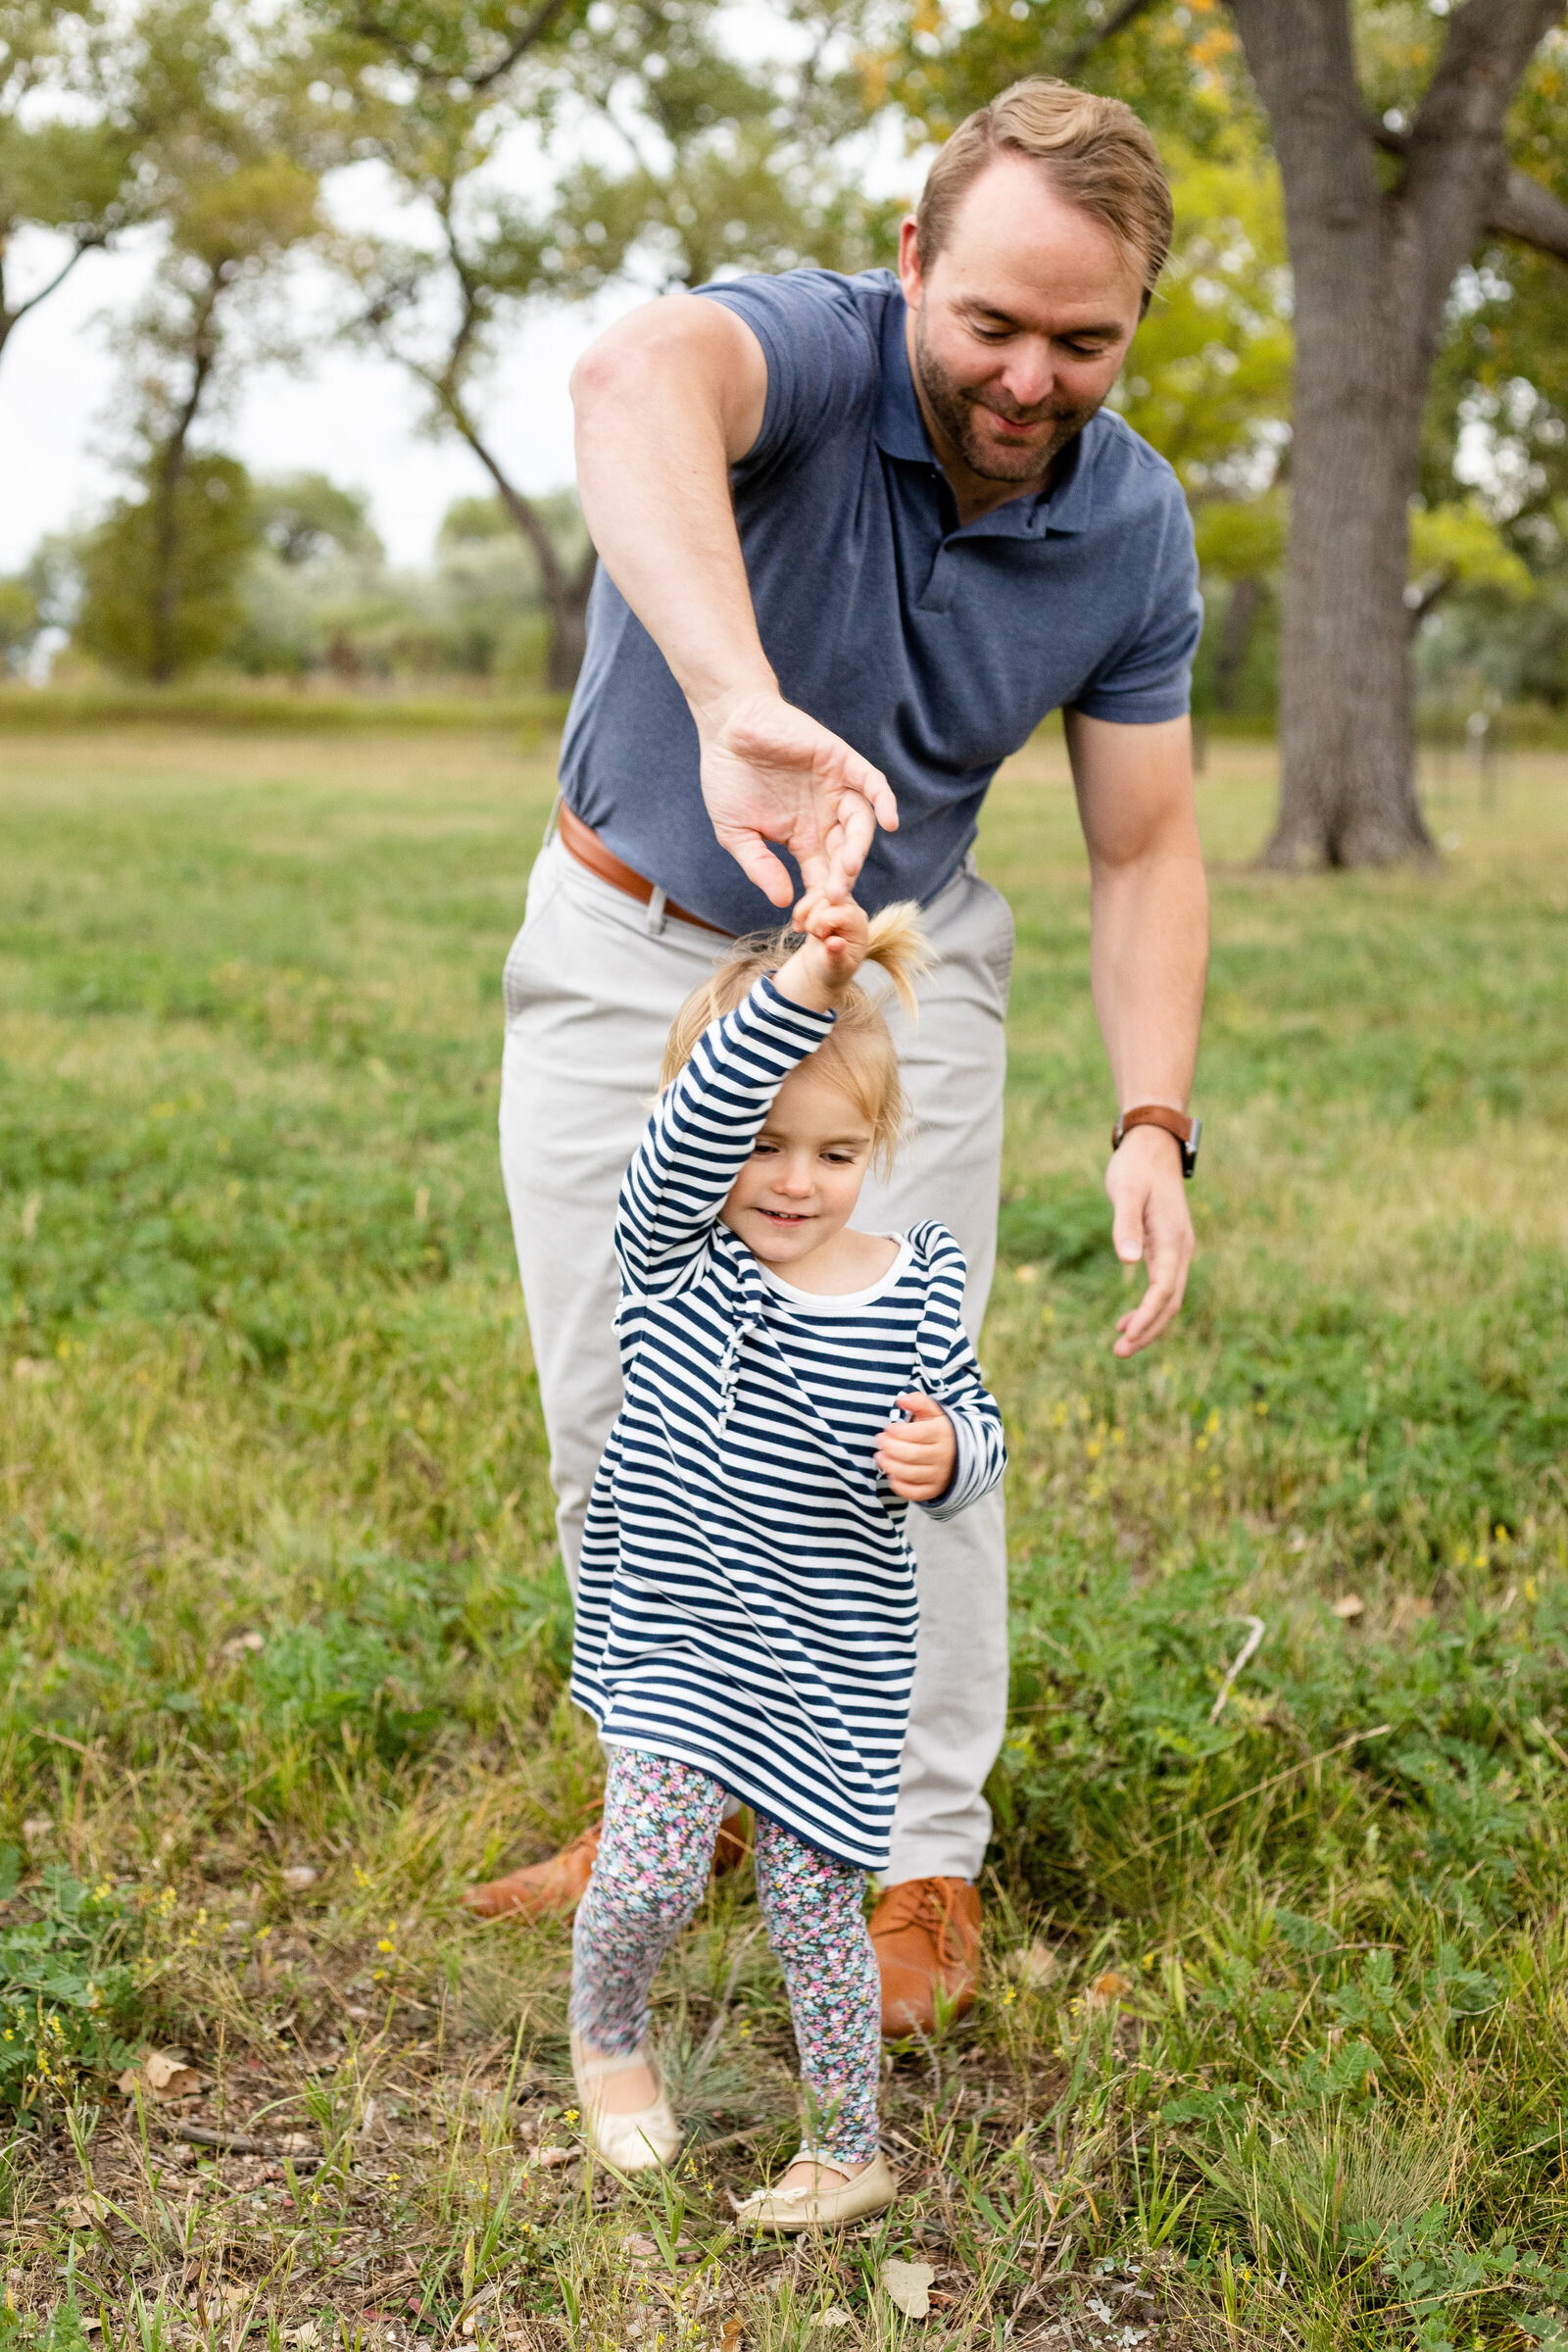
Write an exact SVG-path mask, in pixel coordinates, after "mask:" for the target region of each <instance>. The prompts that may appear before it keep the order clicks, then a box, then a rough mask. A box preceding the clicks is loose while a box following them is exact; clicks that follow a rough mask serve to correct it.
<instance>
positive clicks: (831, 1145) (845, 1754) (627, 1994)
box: [571, 894, 1005, 2230]
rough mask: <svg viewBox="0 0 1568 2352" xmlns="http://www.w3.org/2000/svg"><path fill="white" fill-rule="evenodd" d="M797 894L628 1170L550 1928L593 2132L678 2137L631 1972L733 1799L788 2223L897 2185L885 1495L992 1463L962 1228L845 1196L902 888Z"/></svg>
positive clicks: (961, 1492)
mask: <svg viewBox="0 0 1568 2352" xmlns="http://www.w3.org/2000/svg"><path fill="white" fill-rule="evenodd" d="M797 919H798V920H799V922H800V925H801V930H802V932H803V933H804V934H805V936H804V938H799V939H797V938H792V937H791V936H790V935H788V934H786V935H784V936H782V937H781V938H779V939H777V940H773V941H768V942H765V943H762V944H761V945H759V944H758V943H757V942H755V941H754V942H750V943H741V944H740V945H739V946H738V947H737V948H736V949H735V950H734V951H733V952H732V954H731V955H730V956H729V958H728V959H727V961H726V962H724V963H723V964H722V965H721V966H720V967H719V969H718V971H717V973H716V974H715V976H714V978H713V979H712V980H711V982H710V983H709V985H708V986H707V987H705V988H702V989H699V990H698V991H697V993H696V994H695V996H693V997H692V998H691V999H690V1000H689V1001H688V1003H687V1004H686V1005H685V1006H684V1007H683V1009H682V1010H681V1012H680V1014H679V1015H678V1017H677V1019H676V1022H675V1025H674V1028H673V1029H672V1030H671V1032H670V1038H669V1044H668V1047H667V1048H666V1051H665V1056H664V1068H663V1072H662V1079H663V1090H664V1091H663V1093H662V1096H661V1098H660V1101H659V1103H658V1106H657V1107H656V1109H655V1111H654V1114H653V1116H652V1118H651V1119H650V1121H649V1124H648V1130H647V1133H646V1135H645V1136H644V1138H643V1143H642V1147H641V1149H640V1150H639V1152H638V1153H637V1156H636V1158H635V1159H634V1160H633V1162H632V1165H631V1168H630V1170H629V1171H628V1173H627V1177H626V1181H625V1183H624V1185H623V1186H622V1188H621V1195H620V1208H619V1214H618V1216H617V1219H616V1227H615V1246H616V1250H617V1253H618V1256H619V1260H620V1269H621V1304H620V1309H619V1315H618V1325H619V1332H620V1349H621V1360H622V1364H623V1367H624V1372H625V1403H624V1404H623V1406H622V1408H621V1412H620V1415H619V1418H618V1419H617V1421H616V1423H615V1426H614V1429H613V1432H612V1434H611V1439H610V1443H609V1445H608V1446H607V1447H606V1449H605V1456H604V1460H603V1462H602V1464H601V1466H600V1470H599V1474H598V1477H597V1479H596V1481H595V1485H594V1491H593V1497H592V1501H591V1503H590V1506H589V1513H588V1524H587V1533H586V1540H585V1543H584V1547H583V1558H582V1578H581V1584H580V1588H579V1591H578V1595H577V1634H576V1647H575V1653H574V1657H573V1662H572V1684H571V1689H572V1696H573V1697H574V1698H575V1699H576V1700H577V1701H578V1702H579V1704H581V1705H582V1706H584V1707H585V1708H586V1709H587V1710H588V1712H589V1713H590V1714H591V1715H592V1716H593V1717H594V1719H595V1721H596V1722H597V1724H598V1725H599V1728H600V1731H601V1734H602V1735H603V1738H604V1740H605V1744H606V1747H607V1749H608V1751H609V1758H610V1762H609V1773H608V1783H607V1787H606V1790H605V1810H604V1828H603V1833H602V1837H601V1841H600V1847H599V1855H598V1859H597V1861H596V1863H595V1865H594V1872H593V1878H592V1880H591V1882H590V1884H589V1887H588V1891H587V1893H586V1895H585V1896H584V1898H583V1901H582V1903H581V1905H580V1907H579V1909H578V1912H577V1923H576V1930H575V1935H574V1939H573V1968H572V1988H571V2026H572V2062H573V2066H574V2068H575V2072H576V2079H577V2088H578V2096H579V2099H580V2102H581V2106H582V2110H583V2116H584V2121H585V2125H586V2129H587V2131H588V2134H589V2138H590V2141H591V2144H592V2145H593V2146H594V2147H595V2148H596V2149H597V2150H598V2151H599V2152H600V2153H601V2154H602V2155H604V2156H605V2157H606V2158H607V2159H608V2160H609V2161H610V2162H612V2163H613V2164H614V2165H615V2166H617V2167H618V2168H620V2169H622V2170H626V2171H632V2170H637V2169H640V2168H642V2167H644V2166H648V2165H651V2164H656V2163H668V2162H670V2161H671V2160H672V2159H673V2158H674V2156H675V2155H676V2153H677V2151H678V2149H679V2146H680V2133H679V2131H678V2129H677V2126H676V2123H675V2119H674V2117H673V2116H672V2114H671V2113H670V2109H669V2104H668V2101H667V2099H666V2098H665V2096H664V2094H663V2091H662V2088H661V2086H660V2082H659V2080H658V2077H657V2075H656V2073H655V2071H654V2068H653V2065H652V2062H651V2060H650V2058H649V2056H648V2053H647V2051H646V2049H645V2047H644V2040H645V2035H646V2034H647V2030H648V1993H649V1987H650V1985H651V1984H652V1982H653V1978H654V1974H655V1971H656V1970H657V1969H658V1967H659V1964H660V1962H661V1960H662V1958H663V1956H664V1954H665V1952H666V1951H667V1950H668V1948H669V1946H670V1944H671V1942H672V1941H673V1939H674V1937H675V1936H676V1934H677V1933H678V1931H679V1930H680V1929H681V1928H682V1927H683V1926H684V1925H685V1924H686V1922H687V1921H688V1920H689V1919H690V1918H691V1916H692V1914H693V1913H694V1911H695V1910H696V1908H697V1905H698V1903H699V1902H700V1900H701V1899H702V1895H703V1892H704V1889H705V1888H706V1887H707V1884H708V1876H709V1865H710V1862H711V1856H712V1851H713V1841H714V1838H715V1835H716V1833H717V1830H718V1826H719V1822H720V1820H721V1818H722V1816H723V1813H724V1808H725V1803H726V1798H727V1796H729V1795H733V1796H734V1797H736V1798H740V1799H743V1800H744V1801H745V1802H746V1803H748V1804H750V1805H751V1806H752V1807H753V1808H754V1811H755V1813H756V1817H757V1849H756V1860H757V1887H758V1898H759V1901H760V1905H761V1910H762V1916H763V1919H764V1921H765V1923H766V1926H767V1933H768V1938H769V1941H770V1942H771V1944H772V1946H773V1949H774V1951H775V1953H776V1954H777V1955H778V1959H779V1962H780V1964H781V1966H782V1968H783V1971H784V1979H785V1984H786V1985H787V1987H788V1991H789V1999H790V2012H791V2016H792V2018H793V2020H794V2025H795V2038H796V2043H797V2046H798V2048H799V2051H800V2058H801V2071H802V2074H803V2077H804V2079H805V2088H806V2100H807V2112H808V2123H809V2137H808V2144H807V2145H805V2146H803V2147H802V2149H801V2151H800V2154H799V2156H798V2157H797V2159H796V2161H795V2163H794V2164H793V2166H792V2167H791V2168H790V2171H789V2172H788V2173H787V2174H786V2176H785V2178H784V2180H783V2181H782V2182H781V2184H780V2185H779V2187H777V2188H775V2189H773V2190H771V2191H767V2190H760V2191H759V2192H758V2194H757V2195H756V2196H754V2197H751V2198H749V2199H748V2200H747V2201H746V2203H745V2204H744V2205H743V2206H742V2207H741V2208H740V2212H741V2216H742V2219H743V2221H745V2222H747V2223H749V2224H751V2225H753V2226H755V2227H758V2228H761V2229H782V2230H799V2229H806V2228H808V2227H810V2226H812V2225H820V2224H823V2223H831V2222H839V2221H848V2220H850V2219H852V2218H853V2217H855V2216H857V2215H859V2214H865V2213H876V2212H880V2211H881V2210H882V2208H883V2207H884V2206H885V2205H887V2204H888V2203H889V2202H890V2201H891V2199H892V2196H893V2194H894V2180H893V2177H892V2175H891V2173H890V2172H889V2170H888V2167H887V2163H886V2160H885V2159H884V2158H883V2157H882V2156H881V2155H880V2153H879V2152H878V2140H877V2084H878V2080H879V2077H880V2072H881V2033H880V2000H879V1985H878V1974H877V1965H876V1957H875V1954H874V1952H873V1951H872V1948H871V1941H870V1937H869V1936H868V1935H867V1934H866V1930H865V1923H864V1918H863V1914H862V1908H861V1903H862V1894H863V1889H864V1880H865V1874H866V1873H867V1871H875V1870H879V1869H885V1868H886V1866H887V1860H888V1837H889V1832H890V1829H891V1826H892V1821H893V1807H894V1799H895V1796H896V1794H897V1790H898V1774H899V1752H900V1749H901V1748H902V1746H903V1743H904V1734H905V1726H906V1722H907V1716H908V1704H909V1685H910V1680H911V1677H912V1673H913V1668H914V1635H915V1588H914V1559H913V1555H912V1553H911V1551H910V1549H909V1544H908V1540H907V1535H906V1532H905V1519H906V1517H907V1508H908V1505H909V1504H910V1503H911V1502H913V1503H916V1504H918V1505H920V1506H921V1507H923V1508H924V1509H926V1510H929V1511H930V1512H932V1513H933V1515H934V1516H936V1517H939V1518H946V1517H949V1516H951V1515H952V1514H953V1513H955V1512H956V1511H960V1510H962V1509H963V1508H964V1506H965V1505H966V1504H967V1503H970V1502H973V1501H974V1500H975V1499H976V1498H977V1497H978V1496H979V1495H983V1494H985V1493H986V1492H987V1491H988V1489H989V1488H991V1487H992V1486H994V1485H995V1483H996V1481H997V1480H998V1479H999V1478H1000V1477H1001V1475H1002V1470H1003V1463H1004V1459H1005V1453H1004V1446H1003V1437H1002V1422H1001V1416H1000V1414H999V1413H998V1410H997V1407H996V1404H995V1402H994V1401H993V1399H992V1398H991V1397H990V1396H989V1395H988V1394H987V1391H986V1389H985V1387H984V1384H983V1383H982V1381H981V1377H980V1369H979V1366H978V1364H977V1363H976V1361H975V1357H974V1351H973V1349H972V1348H971V1347H970V1345H969V1342H968V1339H967V1337H966V1336H965V1333H964V1329H963V1325H962V1323H961V1321H960V1320H959V1310H960V1307H961V1304H962V1299H963V1284H964V1263H963V1258H962V1256H961V1255H960V1253H959V1250H958V1249H957V1246H956V1243H955V1242H954V1240H953V1237H952V1235H951V1234H949V1233H948V1232H947V1231H946V1229H945V1228H944V1227H943V1226H941V1225H937V1224H926V1225H920V1226H917V1227H916V1228H915V1229H914V1230H913V1231H912V1232H910V1233H907V1234H904V1235H893V1234H885V1233H862V1232H859V1231H858V1230H857V1229H856V1228H854V1227H853V1226H852V1225H851V1223H850V1218H851V1217H852V1216H853V1214H854V1211H855V1205H856V1201H857V1199H858V1194H859V1191H860V1186H861V1184H862V1182H863V1180H864V1177H865V1174H866V1170H867V1169H868V1167H870V1166H871V1165H873V1164H874V1163H883V1164H885V1162H886V1160H887V1159H888V1158H889V1157H890V1156H891V1153H892V1151H893V1149H894V1146H895V1144H896V1141H897V1138H898V1133H899V1128H900V1125H901V1123H902V1119H903V1115H904V1105H903V1101H902V1097H901V1094H900V1089H899V1076H898V1062H897V1056H896V1054H895V1051H894V1046H893V1040H892V1037H891V1036H890V1034H889V1032H888V1028H887V1025H886V1023H885V1021H884V1020H883V1017H882V1014H881V1012H880V1011H879V1010H878V1008H877V1006H876V1005H875V1003H874V1001H873V1000H872V999H871V998H870V997H868V996H867V995H866V994H865V993H864V992H863V991H862V990H860V989H859V988H858V987H857V986H856V985H855V975H856V972H857V971H858V968H859V965H860V963H861V962H862V960H863V959H864V958H865V957H866V956H870V957H871V959H872V960H873V961H875V962H878V963H880V964H882V965H883V966H884V968H885V969H886V970H887V972H888V975H889V977H890V979H891V980H892V983H893V986H894V988H895V989H896V990H897V991H898V993H899V995H900V997H901V999H902V1000H903V1001H904V1002H905V1003H906V1004H908V1005H911V1006H912V1001H913V989H912V980H913V978H914V976H915V974H916V973H917V972H918V971H919V970H920V968H921V967H922V965H923V962H924V946H923V942H922V940H921V937H920V933H919V929H918V925H917V922H916V919H915V910H914V909H913V908H912V907H890V908H887V909H886V910H885V911H884V912H882V913H881V914H879V915H877V916H876V917H875V919H874V920H873V921H872V922H870V923H869V924H867V921H866V918H865V915H864V913H863V912H862V911H861V909H860V908H859V907H857V906H855V905H854V903H853V902H852V901H850V900H847V899H841V900H838V901H830V900H828V899H826V898H825V897H823V896H821V895H820V894H815V895H813V896H812V897H809V898H808V899H806V900H804V901H803V902H802V905H801V907H799V908H798V909H797Z"/></svg>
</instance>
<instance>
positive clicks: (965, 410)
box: [914, 311, 1101, 482]
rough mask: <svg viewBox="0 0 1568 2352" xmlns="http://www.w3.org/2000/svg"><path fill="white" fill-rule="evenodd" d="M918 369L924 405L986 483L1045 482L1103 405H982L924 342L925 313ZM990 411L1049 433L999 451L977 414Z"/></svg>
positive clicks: (917, 332) (919, 318) (917, 339)
mask: <svg viewBox="0 0 1568 2352" xmlns="http://www.w3.org/2000/svg"><path fill="white" fill-rule="evenodd" d="M914 359H915V369H916V372H917V374H918V376H919V379H920V390H921V391H922V392H923V393H924V394H925V399H926V405H927V407H928V408H929V409H930V411H931V414H932V416H933V417H935V418H936V420H937V422H938V424H940V425H941V427H942V430H943V431H944V433H946V435H947V437H948V439H949V440H950V441H951V442H952V444H953V446H954V448H955V449H956V451H957V453H958V455H959V457H960V458H961V459H962V460H963V462H964V464H965V465H966V466H968V468H969V471H970V472H971V473H972V474H975V475H977V476H978V478H979V479H980V480H981V481H983V482H1041V481H1044V479H1045V477H1046V475H1047V473H1048V472H1049V471H1050V469H1051V466H1052V462H1053V460H1054V459H1055V458H1057V457H1059V456H1060V454H1061V452H1062V451H1063V450H1064V449H1065V448H1066V446H1067V444H1068V442H1069V441H1071V440H1073V439H1074V438H1075V436H1076V435H1077V434H1079V433H1081V432H1082V431H1083V429H1084V426H1085V425H1086V424H1087V423H1088V422H1089V419H1090V417H1093V416H1094V414H1095V412H1096V410H1097V409H1099V408H1100V406H1101V403H1100V402H1099V401H1098V400H1096V401H1091V402H1090V403H1089V404H1088V406H1087V407H1074V408H1069V407H1067V406H1065V405H1064V404H1063V403H1061V402H1059V401H1054V400H1047V401H1043V402H1042V403H1041V405H1040V407H1039V408H1038V409H1011V408H1009V407H1007V406H1005V405H1004V404H1003V403H1001V402H999V401H998V400H997V399H996V397H995V396H993V397H992V399H990V400H989V401H986V402H982V401H981V399H980V397H979V395H978V393H976V392H973V391H970V390H969V389H968V388H967V387H966V386H964V385H962V384H960V383H959V382H958V381H957V379H956V376H953V375H950V374H949V372H948V370H947V369H946V368H944V367H943V365H942V363H941V361H940V360H938V359H937V357H936V356H935V354H934V353H933V351H932V349H931V346H930V343H929V342H928V341H927V339H926V332H925V315H924V313H923V311H922V312H920V313H918V314H917V315H916V317H915V321H914ZM981 408H989V409H990V410H991V411H992V413H993V414H994V415H995V416H998V417H1005V418H1006V420H1007V421H1008V422H1009V423H1011V424H1040V423H1044V422H1045V421H1046V419H1047V418H1049V419H1050V420H1051V427H1052V429H1051V431H1050V433H1049V434H1048V435H1047V437H1046V438H1045V440H1043V441H1037V442H1033V443H1031V444H1030V445H1029V447H1027V448H1020V449H1016V450H1010V449H1005V448H1002V449H999V448H998V447H997V446H996V445H995V443H991V444H988V443H986V442H984V441H983V440H982V439H981V427H980V422H979V418H978V417H977V415H976V411H977V410H979V409H981Z"/></svg>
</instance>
